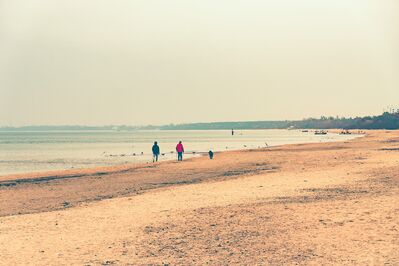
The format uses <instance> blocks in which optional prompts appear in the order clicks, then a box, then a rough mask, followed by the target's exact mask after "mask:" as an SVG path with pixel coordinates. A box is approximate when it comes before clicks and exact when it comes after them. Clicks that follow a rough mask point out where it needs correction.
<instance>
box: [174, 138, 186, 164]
mask: <svg viewBox="0 0 399 266" xmlns="http://www.w3.org/2000/svg"><path fill="white" fill-rule="evenodd" d="M176 152H177V160H178V161H183V153H184V147H183V144H182V143H181V141H179V144H177V145H176Z"/></svg>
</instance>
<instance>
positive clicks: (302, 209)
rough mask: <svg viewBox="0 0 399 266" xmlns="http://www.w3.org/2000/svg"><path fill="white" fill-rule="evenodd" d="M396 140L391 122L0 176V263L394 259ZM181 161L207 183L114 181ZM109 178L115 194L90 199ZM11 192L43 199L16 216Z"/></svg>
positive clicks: (160, 177) (163, 173)
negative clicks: (89, 170) (308, 137)
mask: <svg viewBox="0 0 399 266" xmlns="http://www.w3.org/2000/svg"><path fill="white" fill-rule="evenodd" d="M397 148H399V132H397V131H391V132H384V131H378V132H369V133H368V136H367V137H365V138H360V139H356V140H353V141H350V142H346V143H326V144H305V145H287V146H284V147H276V148H273V149H270V150H261V151H260V150H257V151H252V152H233V153H223V154H218V156H216V159H215V160H214V161H208V160H207V159H206V158H199V159H193V160H190V161H188V162H184V163H182V164H175V163H172V162H168V163H164V164H159V165H158V166H157V167H156V168H148V169H144V170H140V171H139V172H135V171H133V172H129V171H128V172H127V173H124V175H125V174H126V175H127V177H125V176H118V175H115V174H111V175H107V176H106V178H103V179H101V178H100V181H98V183H96V182H95V181H92V182H94V185H93V186H88V184H87V183H86V182H84V181H79V182H81V183H75V182H78V181H75V180H74V181H72V183H70V182H71V180H70V179H65V180H64V179H61V180H55V181H50V183H38V184H17V185H15V186H10V187H8V186H7V187H2V188H1V190H0V203H1V206H2V213H3V215H8V216H3V217H0V259H1V263H0V264H2V265H3V264H4V265H14V264H17V265H27V264H31V265H99V264H100V265H101V264H105V265H107V264H116V265H148V264H149V265H162V263H169V264H170V265H176V264H179V265H193V264H194V265H204V264H205V265H206V264H209V265H229V264H230V265H231V264H233V265H235V264H239V265H265V264H266V265H267V264H272V265H281V264H292V265H295V264H310V265H320V264H323V265H329V264H342V265H348V264H349V265H351V264H357V265H367V264H368V265H384V264H385V265H398V264H399V251H398V248H399V232H398V230H399V194H398V193H399V186H398V184H399V150H396V149H397ZM266 166H267V167H266ZM259 168H262V169H259ZM220 169H222V170H220ZM179 171H180V172H183V173H186V175H187V176H188V177H185V176H184V174H183V175H181V176H180V175H178V176H179V178H182V179H183V180H186V181H187V182H188V183H189V182H191V181H193V180H194V181H195V180H196V179H195V178H197V175H201V173H203V174H204V175H205V176H207V178H204V179H201V180H199V181H202V180H205V181H206V182H203V183H197V184H187V185H182V186H169V187H163V188H157V189H153V190H149V191H147V192H146V193H144V194H142V195H135V196H129V195H130V194H123V193H120V192H119V191H121V190H122V189H123V188H125V187H123V186H117V185H115V184H113V183H117V182H122V183H123V184H124V186H126V187H130V186H133V187H134V186H136V185H137V186H142V185H143V184H144V183H145V182H144V181H143V179H144V177H146V176H147V177H148V178H149V179H151V178H154V177H153V176H156V177H157V178H156V180H157V182H164V183H167V182H165V181H168V180H174V182H177V181H178V180H176V178H174V177H171V175H173V173H176V172H179ZM222 173H225V174H224V175H222ZM241 174H245V175H241ZM129 176H130V178H131V179H132V181H131V182H132V183H133V184H130V183H129V181H128V177H129ZM212 176H219V177H218V178H217V180H216V181H211V180H212ZM184 178H186V179H184ZM78 179H80V178H78ZM81 179H84V180H87V179H89V180H90V177H81ZM104 179H107V180H113V182H110V183H107V182H106V181H105V180H104ZM93 180H94V179H93ZM154 181H155V179H154ZM102 182H105V183H106V185H105V187H106V188H104V184H101V183H102ZM143 182H144V183H143ZM72 184H73V185H78V184H79V185H80V186H81V188H84V189H81V192H79V193H76V195H74V196H73V197H72V199H73V201H72V203H73V204H72V205H73V206H75V205H76V207H73V208H67V209H64V210H57V209H59V208H60V206H59V204H58V203H59V202H60V200H62V198H63V197H64V198H68V197H70V195H69V194H74V191H72V188H73V186H72ZM107 187H108V188H109V189H110V190H114V194H112V196H113V197H116V198H114V199H108V200H102V201H97V202H92V198H93V197H94V196H95V195H102V193H103V192H104V191H106V190H107ZM149 188H150V187H149ZM85 189H86V190H88V189H91V190H93V191H94V192H93V193H92V194H90V193H88V194H87V193H84V192H85ZM54 190H55V191H57V193H59V195H60V196H59V197H57V196H55V195H52V191H54ZM68 190H70V191H68ZM77 190H79V189H77ZM46 192H47V193H48V196H47V197H46ZM20 193H27V194H29V193H31V194H29V195H25V199H26V202H25V205H26V206H29V208H34V206H35V205H37V206H40V208H37V209H35V210H34V211H33V212H35V213H31V214H23V215H15V214H16V213H18V212H22V213H27V212H29V211H27V209H28V208H27V207H24V204H23V203H24V202H23V199H24V198H23V197H21V196H20V195H18V194H20ZM88 195H89V196H88ZM123 195H127V197H119V196H123ZM13 198H14V199H15V201H17V202H19V204H15V205H12V204H11V202H12V201H13ZM42 201H44V202H47V204H44V203H43V202H42ZM79 202H82V203H79ZM9 206H10V207H9ZM44 210H49V211H48V212H43V211H44Z"/></svg>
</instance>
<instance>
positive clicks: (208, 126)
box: [160, 112, 399, 130]
mask: <svg viewBox="0 0 399 266" xmlns="http://www.w3.org/2000/svg"><path fill="white" fill-rule="evenodd" d="M285 128H298V129H312V128H314V129H331V128H343V129H399V112H394V113H388V112H385V113H383V114H382V115H379V116H366V117H356V118H338V117H321V118H308V119H304V120H300V121H250V122H215V123H192V124H180V125H167V126H162V127H160V129H162V130H212V129H215V130H216V129H224V130H227V129H285Z"/></svg>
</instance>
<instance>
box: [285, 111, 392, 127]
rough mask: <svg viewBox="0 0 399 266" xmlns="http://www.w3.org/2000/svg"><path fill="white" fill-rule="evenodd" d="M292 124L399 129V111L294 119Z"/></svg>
mask: <svg viewBox="0 0 399 266" xmlns="http://www.w3.org/2000/svg"><path fill="white" fill-rule="evenodd" d="M290 126H294V127H296V128H320V129H329V128H343V129H399V112H393V113H389V112H384V113H383V114H382V115H379V116H366V117H355V118H334V117H321V118H320V119H314V118H310V119H305V120H302V121H293V122H291V123H290Z"/></svg>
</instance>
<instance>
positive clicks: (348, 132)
mask: <svg viewBox="0 0 399 266" xmlns="http://www.w3.org/2000/svg"><path fill="white" fill-rule="evenodd" d="M339 134H340V135H350V134H352V133H351V132H350V131H349V130H342V131H341V132H340V133H339Z"/></svg>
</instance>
